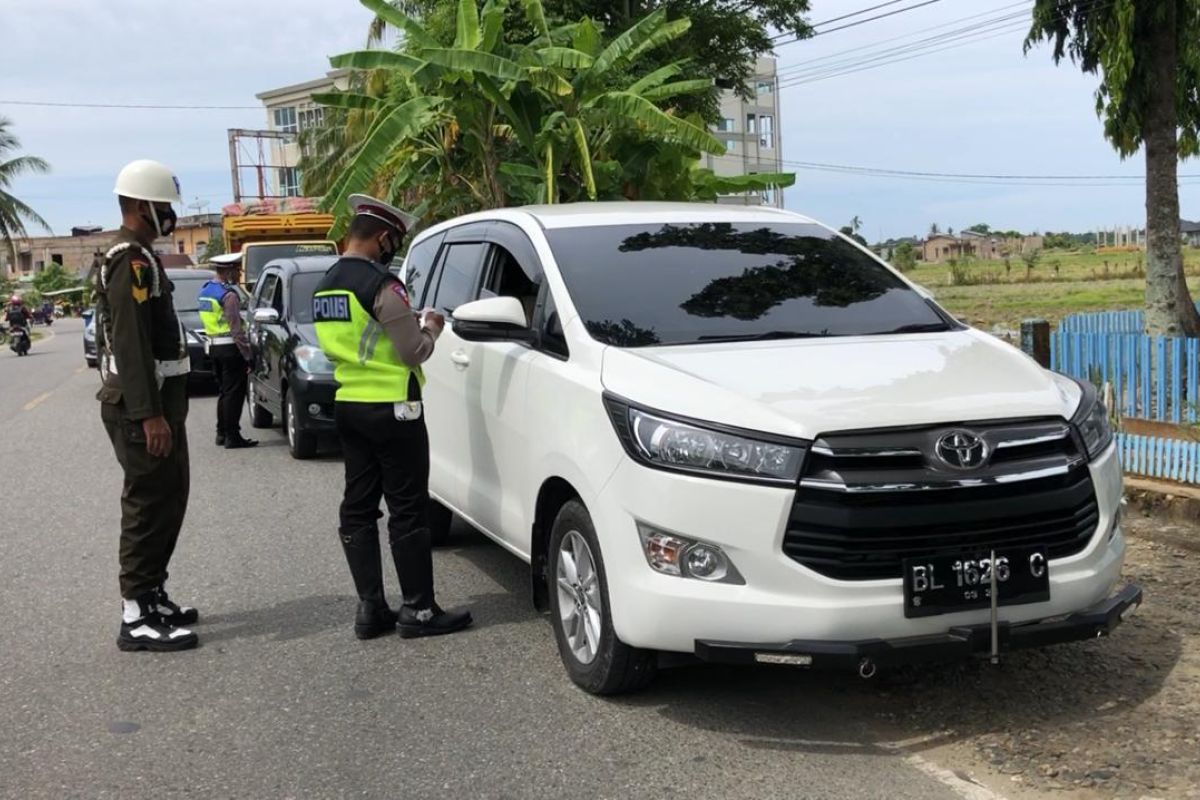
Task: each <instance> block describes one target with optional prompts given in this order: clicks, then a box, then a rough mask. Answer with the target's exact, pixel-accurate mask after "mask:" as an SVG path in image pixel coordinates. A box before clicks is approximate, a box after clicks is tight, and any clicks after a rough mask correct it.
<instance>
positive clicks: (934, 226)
mask: <svg viewBox="0 0 1200 800" xmlns="http://www.w3.org/2000/svg"><path fill="white" fill-rule="evenodd" d="M941 232H942V229H941V228H939V227H938V224H937V223H936V222H935V223H933V224H932V225H930V226H929V235H930V236H937V235H938V234H939V233H941Z"/></svg>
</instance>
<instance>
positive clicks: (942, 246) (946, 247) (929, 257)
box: [921, 233, 962, 262]
mask: <svg viewBox="0 0 1200 800" xmlns="http://www.w3.org/2000/svg"><path fill="white" fill-rule="evenodd" d="M921 257H922V258H923V259H924V260H925V261H931V262H936V261H946V260H948V259H951V258H961V257H962V242H960V241H959V240H958V237H956V236H951V235H949V234H946V233H935V234H933V235H932V236H930V237H929V238H928V239H926V240H925V244H924V245H923V246H922V248H921Z"/></svg>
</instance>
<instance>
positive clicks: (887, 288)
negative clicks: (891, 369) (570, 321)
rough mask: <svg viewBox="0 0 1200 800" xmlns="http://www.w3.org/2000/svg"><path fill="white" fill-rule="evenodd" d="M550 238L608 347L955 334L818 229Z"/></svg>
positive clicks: (654, 228)
mask: <svg viewBox="0 0 1200 800" xmlns="http://www.w3.org/2000/svg"><path fill="white" fill-rule="evenodd" d="M546 235H547V238H548V240H549V242H550V247H551V249H552V250H553V252H554V257H555V260H556V261H557V262H558V265H559V268H560V269H561V271H562V274H563V279H564V280H565V281H566V283H567V288H568V290H569V291H570V293H571V298H572V300H573V301H574V302H575V306H576V307H577V308H578V310H579V313H580V316H581V317H582V318H583V321H584V323H585V325H586V326H587V329H588V332H589V333H591V335H592V336H593V337H594V338H595V339H597V340H599V341H601V342H604V343H606V344H612V345H617V346H620V347H641V346H648V345H656V344H692V343H697V342H703V341H720V340H722V339H735V340H736V339H754V338H764V339H766V338H777V337H778V338H787V337H789V336H796V337H804V336H855V335H868V334H880V333H889V332H893V331H898V330H912V331H923V330H944V329H947V328H949V327H950V325H951V323H949V322H947V320H946V319H945V318H944V317H943V316H942V315H941V314H940V313H939V312H938V311H937V310H936V308H935V307H934V306H932V305H931V304H930V303H928V302H927V301H926V300H925V299H924V298H922V297H921V296H920V295H918V294H917V293H916V292H915V291H913V290H912V289H910V288H909V287H908V285H907V284H905V283H904V282H903V281H902V280H900V278H898V277H897V276H896V275H895V274H893V273H892V272H890V271H889V270H887V269H886V268H885V267H884V266H883V265H881V264H879V263H878V262H877V261H875V260H874V259H872V258H871V257H870V256H868V255H866V254H865V253H863V252H862V251H860V250H858V249H857V248H855V247H853V246H852V245H850V244H848V243H846V242H845V241H844V240H842V239H841V238H839V237H837V236H836V235H834V234H832V233H830V232H829V231H826V230H825V229H824V228H821V227H819V226H816V225H808V224H790V223H789V224H765V225H764V224H761V223H752V224H745V223H739V224H730V223H703V224H682V225H664V224H656V225H615V226H603V227H588V228H568V229H559V230H550V231H547V233H546Z"/></svg>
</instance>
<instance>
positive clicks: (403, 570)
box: [391, 528, 471, 639]
mask: <svg viewBox="0 0 1200 800" xmlns="http://www.w3.org/2000/svg"><path fill="white" fill-rule="evenodd" d="M391 545H392V560H393V561H394V562H395V563H396V575H397V576H398V577H399V578H400V591H401V592H402V593H403V594H404V605H403V607H401V609H400V616H399V619H398V621H397V625H396V627H397V628H398V629H399V631H400V635H401V636H402V637H404V638H405V639H412V638H415V637H418V636H440V635H442V634H446V633H454V632H455V631H461V630H462V629H463V628H465V627H467V626H468V625H470V624H471V613H470V612H469V611H443V610H442V609H441V608H440V607H439V606H438V604H437V603H436V602H434V599H433V543H432V541H431V537H430V533H429V529H428V528H419V529H417V530H414V531H411V532H409V533H407V534H404V535H402V536H397V537H394V538H392V541H391Z"/></svg>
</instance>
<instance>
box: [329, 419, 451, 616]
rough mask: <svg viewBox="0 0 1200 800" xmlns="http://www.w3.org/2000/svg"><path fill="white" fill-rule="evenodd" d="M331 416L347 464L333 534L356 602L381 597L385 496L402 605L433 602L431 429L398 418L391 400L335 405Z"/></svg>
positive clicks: (377, 600)
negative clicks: (339, 542)
mask: <svg viewBox="0 0 1200 800" xmlns="http://www.w3.org/2000/svg"><path fill="white" fill-rule="evenodd" d="M334 418H335V420H336V423H337V431H338V436H339V437H340V439H341V442H342V454H343V458H344V461H345V469H346V490H345V494H344V495H343V497H342V506H341V510H340V513H339V528H338V533H339V535H340V536H341V540H342V548H343V550H344V551H345V554H346V562H347V564H348V565H349V567H350V574H351V576H352V577H353V578H354V584H355V588H356V589H357V591H358V596H359V599H360V600H361V601H363V602H369V603H379V604H382V603H383V602H384V598H383V575H382V562H381V559H380V552H379V528H378V521H379V518H380V517H382V516H383V513H382V512H381V511H380V510H379V501H380V499H381V498H382V499H383V500H385V501H386V502H387V509H388V524H387V527H388V542H389V544H390V545H391V551H392V559H393V561H394V563H395V566H396V575H397V577H398V578H399V579H400V590H401V592H402V594H403V596H404V604H405V605H407V606H410V607H412V608H416V609H424V608H429V607H431V606H432V605H433V600H434V596H433V551H432V544H431V541H430V534H429V521H428V517H427V514H428V505H429V434H428V432H427V431H426V429H425V420H424V418H422V419H418V420H409V421H403V422H402V421H399V420H397V419H396V417H395V412H394V410H393V406H392V404H391V403H337V404H336V406H335V411H334Z"/></svg>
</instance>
